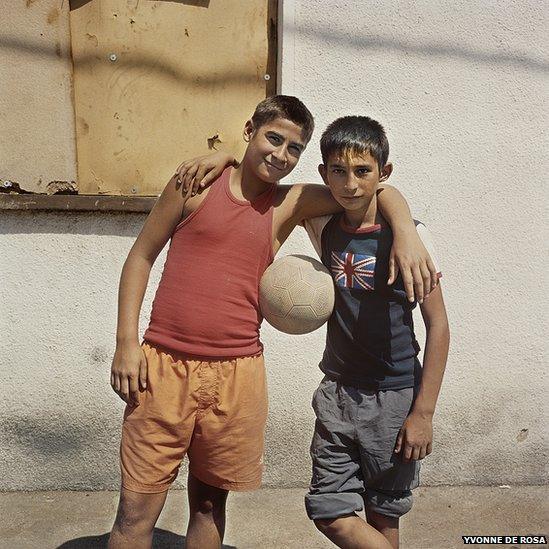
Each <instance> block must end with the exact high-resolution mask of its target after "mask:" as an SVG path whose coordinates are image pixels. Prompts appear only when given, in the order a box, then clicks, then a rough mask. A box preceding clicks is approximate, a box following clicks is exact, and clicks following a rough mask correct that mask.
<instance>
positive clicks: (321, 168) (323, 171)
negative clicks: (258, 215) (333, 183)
mask: <svg viewBox="0 0 549 549" xmlns="http://www.w3.org/2000/svg"><path fill="white" fill-rule="evenodd" d="M318 173H319V174H320V177H322V181H324V184H325V185H327V184H328V179H327V178H326V166H325V165H324V164H319V165H318Z"/></svg>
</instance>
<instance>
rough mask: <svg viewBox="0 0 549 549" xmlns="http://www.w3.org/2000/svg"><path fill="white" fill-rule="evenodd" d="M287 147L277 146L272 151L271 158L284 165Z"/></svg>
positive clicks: (286, 160)
mask: <svg viewBox="0 0 549 549" xmlns="http://www.w3.org/2000/svg"><path fill="white" fill-rule="evenodd" d="M287 152H288V151H287V149H286V147H285V146H282V147H279V148H278V149H275V150H274V151H273V152H272V156H273V158H274V159H275V160H276V161H277V162H278V163H280V164H283V165H284V166H285V165H286V164H287V163H288V155H287Z"/></svg>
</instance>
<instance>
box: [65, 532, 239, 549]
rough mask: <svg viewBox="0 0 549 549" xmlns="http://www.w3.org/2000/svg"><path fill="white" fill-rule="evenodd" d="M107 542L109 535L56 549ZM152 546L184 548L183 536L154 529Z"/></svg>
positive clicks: (90, 548) (96, 548) (98, 548)
mask: <svg viewBox="0 0 549 549" xmlns="http://www.w3.org/2000/svg"><path fill="white" fill-rule="evenodd" d="M108 541H109V534H103V535H102V536H86V537H83V538H76V539H71V540H69V541H66V542H65V543H62V544H61V545H59V546H58V547H57V549H106V547H107V542H108ZM152 546H153V549H181V548H182V547H185V536H180V535H179V534H174V533H173V532H170V531H168V530H162V529H161V528H155V529H154V534H153V544H152ZM222 549H236V547H235V546H234V545H223V546H222Z"/></svg>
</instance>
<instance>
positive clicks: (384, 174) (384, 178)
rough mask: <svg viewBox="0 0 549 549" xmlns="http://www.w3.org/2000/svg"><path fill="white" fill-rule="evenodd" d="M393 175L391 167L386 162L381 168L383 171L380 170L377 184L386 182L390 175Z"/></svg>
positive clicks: (389, 163)
mask: <svg viewBox="0 0 549 549" xmlns="http://www.w3.org/2000/svg"><path fill="white" fill-rule="evenodd" d="M392 173H393V165H392V164H391V162H387V164H385V166H383V169H382V170H381V174H380V176H379V182H380V183H383V182H384V181H387V179H389V177H390V176H391V174H392Z"/></svg>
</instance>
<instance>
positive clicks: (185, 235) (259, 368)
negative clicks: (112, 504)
mask: <svg viewBox="0 0 549 549" xmlns="http://www.w3.org/2000/svg"><path fill="white" fill-rule="evenodd" d="M312 131H313V119H312V116H311V114H310V112H309V111H308V110H307V109H306V107H305V106H304V105H303V104H302V103H301V102H300V101H299V100H297V99H296V98H293V97H288V96H275V97H270V98H268V99H266V100H264V101H262V102H261V103H260V104H259V105H258V106H257V108H256V111H255V112H254V115H253V116H252V118H251V120H249V121H248V122H247V123H246V125H245V128H244V134H243V136H244V139H245V140H246V141H247V142H248V146H247V149H246V153H245V155H244V158H243V159H242V162H241V163H240V165H239V166H238V167H236V168H235V169H226V170H225V171H223V173H222V174H221V176H220V177H219V178H218V179H217V180H216V181H215V182H214V184H213V185H212V186H211V187H209V188H207V189H205V190H204V191H203V192H201V193H199V194H196V195H192V196H189V194H190V193H187V195H185V196H183V194H182V193H181V191H180V189H179V186H178V183H177V179H178V177H177V176H174V177H173V178H172V180H171V181H170V182H169V183H168V185H167V187H166V188H165V190H164V191H163V193H162V195H161V196H160V198H159V200H158V202H157V204H156V205H155V207H154V209H153V211H152V212H151V214H150V215H149V217H148V218H147V221H146V223H145V225H144V227H143V230H142V231H141V233H140V235H139V236H138V238H137V240H136V242H135V244H134V246H133V247H132V249H131V251H130V253H129V255H128V258H127V260H126V262H125V264H124V268H123V271H122V276H121V281H120V290H119V315H118V325H117V347H116V352H115V356H114V359H113V366H112V372H111V385H112V387H113V389H114V390H115V391H116V392H117V393H118V394H119V395H120V396H121V398H123V400H125V401H126V402H127V404H128V406H127V408H126V411H125V414H124V424H123V432H122V442H121V469H122V490H121V496H120V504H119V508H118V513H117V517H116V521H115V524H114V527H113V530H112V533H111V537H110V540H109V547H111V548H118V547H132V548H133V547H150V545H151V541H152V531H153V527H154V524H155V522H156V520H157V518H158V516H159V514H160V511H161V509H162V507H163V505H164V501H165V498H166V491H167V489H168V488H169V486H170V485H171V483H172V482H173V480H174V479H175V477H176V476H177V473H178V469H179V465H180V463H181V461H182V459H183V457H184V455H185V454H187V455H188V457H189V463H190V465H189V470H190V473H189V483H188V494H189V505H190V519H189V527H188V531H187V540H186V543H187V547H188V548H189V549H192V548H194V547H200V548H209V547H212V548H213V547H220V545H221V540H222V539H223V533H224V525H225V502H226V498H227V494H228V491H229V490H242V489H253V488H256V487H258V486H259V484H260V479H261V469H262V453H263V433H264V427H265V420H266V413H267V399H266V387H265V374H264V365H263V357H262V345H261V342H260V340H259V326H260V323H261V314H260V311H259V305H258V286H259V279H260V277H261V275H262V274H263V272H264V270H265V269H266V267H267V266H268V265H269V264H270V262H272V260H273V257H274V254H276V252H277V251H278V249H279V248H280V246H281V245H282V243H283V242H284V241H285V239H286V238H287V237H288V235H289V234H290V232H291V231H292V230H293V228H294V227H295V226H296V225H297V224H299V223H301V222H302V221H303V220H305V219H308V218H310V217H316V216H319V215H326V214H331V213H334V212H336V211H338V210H340V206H339V204H338V203H337V202H335V201H334V200H333V198H332V197H331V195H330V193H329V192H328V190H327V189H326V188H325V187H322V186H316V185H294V186H281V185H278V181H279V180H280V179H281V178H283V177H285V176H286V175H288V174H289V173H290V172H291V171H292V169H293V168H294V167H295V165H296V164H297V162H298V160H299V157H300V155H301V153H302V151H303V150H304V149H305V147H306V145H307V143H308V141H309V139H310V136H311V134H312ZM379 202H380V207H381V208H382V209H383V212H384V214H385V216H386V218H387V219H388V221H389V222H390V224H391V226H392V228H393V230H394V232H395V243H394V246H393V249H394V253H395V255H396V259H397V261H400V262H401V263H405V264H408V265H409V262H408V259H409V258H410V257H412V258H413V263H415V267H413V268H412V267H409V266H408V268H405V269H404V274H405V275H406V276H407V278H409V287H408V291H409V293H412V291H411V290H412V287H413V286H414V284H415V287H416V288H417V290H418V293H419V292H421V293H423V285H424V283H425V286H426V288H425V293H428V291H429V290H430V283H431V279H430V277H429V269H428V266H429V265H431V264H430V261H429V258H428V254H426V253H425V250H424V248H423V246H422V244H421V242H420V241H419V240H418V238H417V234H416V232H415V229H414V228H413V224H412V223H411V220H410V218H409V214H408V209H407V206H406V203H405V202H404V201H403V199H402V198H401V197H400V195H399V194H398V193H397V192H396V191H395V190H394V189H391V188H387V189H385V190H384V191H383V193H381V195H380V199H379ZM169 239H171V244H170V249H169V251H168V256H167V259H166V263H165V265H164V271H163V274H162V279H161V281H160V284H159V287H158V290H157V292H156V296H155V300H154V303H153V310H152V313H151V322H150V325H149V328H148V329H147V331H146V333H145V336H144V340H145V341H144V343H143V344H142V345H140V343H139V336H138V318H139V310H140V308H141V303H142V300H143V295H144V293H145V288H146V284H147V281H148V277H149V273H150V269H151V267H152V265H153V263H154V261H155V259H156V257H157V256H158V254H159V253H160V251H161V250H162V248H163V247H164V245H165V244H166V242H167V241H168V240H169ZM399 250H401V251H399ZM402 250H404V251H403V252H402ZM403 258H404V259H403ZM431 274H434V272H433V273H431ZM424 279H425V280H424Z"/></svg>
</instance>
